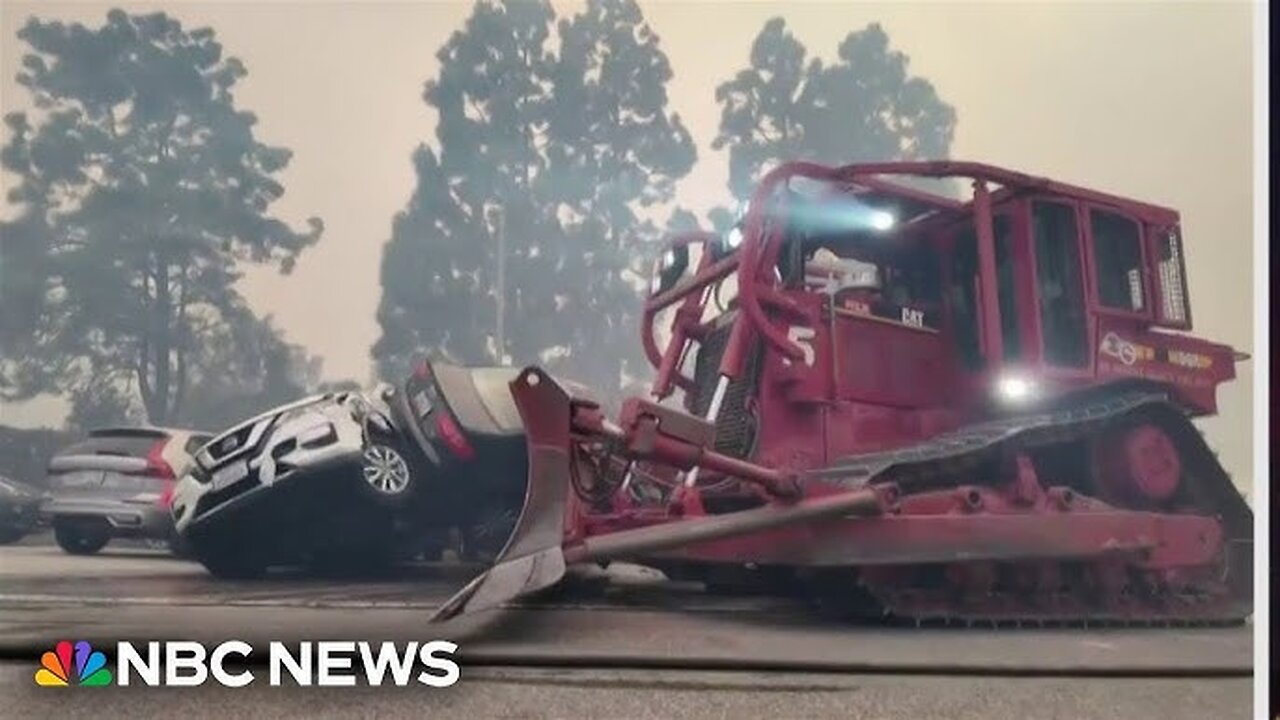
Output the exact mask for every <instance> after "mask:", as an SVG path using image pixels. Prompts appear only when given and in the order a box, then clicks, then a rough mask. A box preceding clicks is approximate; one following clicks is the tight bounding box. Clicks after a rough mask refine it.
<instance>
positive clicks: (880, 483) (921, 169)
mask: <svg viewBox="0 0 1280 720" xmlns="http://www.w3.org/2000/svg"><path fill="white" fill-rule="evenodd" d="M921 180H925V181H926V182H921ZM940 181H945V182H950V183H953V184H954V183H957V182H967V183H969V184H971V186H972V197H971V199H969V200H966V201H959V200H956V199H953V198H951V197H948V196H945V195H942V194H938V193H935V192H930V191H926V190H922V189H920V188H921V187H926V186H930V185H929V183H935V184H936V183H938V182H940ZM953 186H954V185H953ZM746 207H747V210H746V211H745V213H744V215H743V217H742V218H741V219H740V221H739V223H738V225H737V226H735V227H734V228H733V229H732V230H731V231H730V232H729V233H727V234H726V235H724V236H721V235H717V234H712V233H702V232H695V233H689V234H685V235H682V236H679V237H677V238H675V239H674V240H672V241H671V243H670V244H669V245H668V246H667V248H666V250H665V252H664V253H663V254H662V256H661V257H660V258H659V259H658V261H657V263H656V267H655V269H654V274H653V279H652V285H651V288H650V293H649V296H648V298H647V300H646V301H645V306H644V316H643V317H644V328H643V333H642V341H643V343H644V348H645V351H646V354H647V355H648V358H649V360H650V361H651V362H652V364H653V365H654V367H655V368H656V373H655V379H654V381H653V385H652V389H651V395H650V396H646V397H632V398H629V399H627V400H626V401H625V402H624V403H623V405H622V408H621V411H620V413H619V415H618V416H617V417H616V418H612V419H611V418H610V417H608V416H606V413H605V412H604V411H603V410H602V408H601V406H600V405H599V404H598V403H597V402H595V401H593V400H592V399H591V398H590V397H587V396H585V395H584V394H583V392H582V391H581V390H580V389H578V388H576V387H575V388H572V389H568V388H566V386H564V385H562V384H560V383H558V382H557V381H556V380H555V379H553V378H552V377H551V376H550V375H548V374H547V373H546V372H544V371H542V370H541V369H539V368H536V367H530V368H526V369H525V370H523V371H522V372H521V373H520V374H519V375H518V376H517V377H516V379H515V380H514V381H512V382H511V392H512V393H513V397H514V400H515V403H516V405H517V406H518V408H519V411H520V415H521V418H522V420H523V423H524V426H525V432H526V433H527V443H528V457H529V477H528V486H527V491H526V497H525V505H524V508H523V510H522V513H521V515H520V518H519V520H518V521H517V523H516V528H515V531H514V533H513V535H512V536H511V538H510V540H509V541H508V542H507V544H506V546H505V549H504V550H503V551H502V553H501V554H500V555H499V557H498V558H497V560H496V562H495V563H494V565H493V566H492V567H491V568H490V569H489V570H487V571H486V572H485V573H484V574H482V575H481V576H479V577H477V578H476V579H475V580H473V581H472V582H471V583H470V584H468V585H467V586H466V587H465V588H464V589H463V590H461V591H460V592H459V593H458V594H457V595H455V596H454V597H453V598H452V599H451V600H450V601H449V602H448V603H446V604H445V605H444V606H443V607H441V608H440V610H439V611H438V612H437V614H436V616H435V619H437V620H439V619H447V618H450V617H454V616H456V615H459V614H461V613H464V612H473V611H476V610H481V609H484V608H491V607H495V606H499V605H501V604H503V603H505V602H507V601H509V600H511V599H514V598H517V597H520V596H522V595H525V594H527V593H532V592H535V591H539V590H542V589H544V588H548V587H550V586H552V585H554V584H556V583H558V582H559V581H560V579H561V578H562V577H563V576H564V575H565V572H566V567H567V566H569V565H572V564H575V563H607V562H608V561H611V560H627V561H632V562H637V563H640V564H643V565H647V566H650V567H655V568H658V569H661V570H663V571H664V572H666V573H667V574H668V575H671V576H674V577H681V578H696V579H702V580H705V581H708V582H710V581H713V580H714V579H716V578H724V577H748V576H749V577H754V578H758V579H760V580H761V581H763V582H768V583H775V586H781V587H789V588H805V589H806V590H807V591H811V592H812V593H813V594H814V596H815V597H819V598H821V599H822V600H823V603H825V604H827V605H828V606H830V605H831V604H834V606H837V607H840V608H842V609H843V610H844V611H847V612H848V613H850V614H852V615H871V616H876V617H880V616H885V615H889V616H893V617H897V618H903V619H908V620H916V621H934V620H938V621H947V622H951V621H960V622H977V621H982V622H1011V623H1021V622H1067V623H1076V622H1104V623H1111V622H1114V623H1138V624H1147V623H1150V624H1164V623H1220V622H1235V621H1240V620H1242V619H1244V618H1246V617H1248V615H1249V614H1250V613H1251V612H1252V583H1253V578H1252V556H1253V546H1252V542H1253V541H1252V538H1253V514H1252V511H1251V509H1250V507H1249V506H1248V505H1247V504H1246V502H1245V501H1244V499H1243V498H1242V497H1241V495H1240V494H1239V492H1238V491H1237V489H1236V487H1235V486H1234V485H1233V483H1232V481H1231V479H1230V478H1229V477H1228V475H1227V474H1226V472H1225V471H1224V470H1223V468H1222V466H1221V465H1220V464H1219V463H1218V461H1217V459H1216V457H1215V455H1214V453H1213V452H1212V451H1211V450H1210V449H1209V447H1208V446H1207V445H1206V444H1205V442H1204V440H1203V438H1202V436H1201V434H1200V433H1199V432H1198V431H1197V429H1196V427H1195V426H1194V425H1193V424H1192V421H1191V420H1192V418H1195V417H1203V416H1206V415H1212V414H1214V413H1216V412H1217V404H1216V397H1215V393H1216V389H1217V386H1218V385H1219V384H1221V383H1223V382H1226V381H1229V380H1231V379H1232V378H1234V377H1235V363H1236V362H1239V361H1241V360H1243V359H1245V358H1246V356H1245V355H1243V354H1242V353H1238V352H1236V351H1234V350H1233V349H1232V348H1230V347H1227V346H1224V345H1221V344H1217V343H1213V342H1209V341H1206V340H1202V339H1199V338H1196V337H1192V336H1190V335H1188V334H1186V331H1188V330H1190V329H1191V310H1190V306H1189V301H1188V294H1187V282H1186V272H1185V268H1184V264H1183V245H1182V237H1181V234H1180V228H1179V217H1178V213H1177V212H1176V211H1174V210H1171V209H1167V208H1163V207H1158V206H1155V205H1150V204H1146V203H1142V202H1136V201H1133V200H1129V199H1125V198H1121V197H1116V196H1113V195H1108V194H1104V193H1101V192H1096V191H1093V190H1088V189H1084V188H1080V187H1074V186H1071V185H1067V184H1063V183H1059V182H1055V181H1051V180H1047V179H1043V178H1037V177H1031V176H1028V175H1024V174H1021V173H1017V172H1012V171H1009V170H1004V169H1000V168H996V167H991V166H988V165H982V164H977V163H967V162H951V161H936V162H893V163H874V164H858V165H849V166H845V167H839V168H831V167H825V166H821V165H817V164H811V163H788V164H785V165H782V166H780V167H778V168H777V169H775V170H773V171H772V172H771V173H769V174H768V175H767V176H766V177H764V178H763V180H762V181H761V183H760V185H759V187H758V189H757V190H756V192H755V194H754V196H753V197H752V198H751V199H750V202H749V203H748V205H747V206H746ZM660 319H661V322H660ZM677 400H679V401H680V403H682V406H683V407H677V405H676V401H677ZM735 574H736V575H735Z"/></svg>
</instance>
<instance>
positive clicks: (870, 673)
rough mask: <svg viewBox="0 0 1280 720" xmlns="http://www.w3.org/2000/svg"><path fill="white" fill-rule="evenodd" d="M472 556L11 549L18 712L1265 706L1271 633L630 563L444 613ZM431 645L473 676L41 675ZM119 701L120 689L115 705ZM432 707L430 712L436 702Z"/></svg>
mask: <svg viewBox="0 0 1280 720" xmlns="http://www.w3.org/2000/svg"><path fill="white" fill-rule="evenodd" d="M470 572H471V571H470V569H467V568H458V567H451V566H426V565H424V566H418V567H413V568H406V569H403V570H402V571H401V572H400V573H399V575H398V576H396V577H383V578H361V579H352V578H330V579H309V578H304V577H299V576H296V575H295V576H291V575H288V574H285V575H281V576H275V577H270V578H268V579H264V580H261V581H256V582H237V583H226V582H219V581H215V580H213V579H212V578H210V577H209V576H208V575H207V574H205V573H204V571H203V569H202V568H200V567H199V566H198V565H195V564H191V563H187V562H183V561H179V560H174V559H172V558H168V557H166V556H164V555H163V554H161V553H157V552H155V551H146V550H139V549H114V548H110V547H109V548H108V550H107V551H106V552H104V554H102V555H99V556H93V557H71V556H67V555H64V554H62V553H61V552H60V551H59V550H57V549H56V548H54V547H52V546H44V545H39V544H34V545H27V546H17V547H15V546H10V547H4V548H0V652H2V653H3V655H4V657H5V658H6V659H7V662H5V663H3V664H0V687H4V688H6V693H5V694H6V695H8V698H7V702H6V703H4V704H3V705H4V707H3V708H2V709H0V715H3V716H12V717H32V716H34V714H35V713H37V712H40V713H46V714H47V713H48V712H49V711H50V710H53V709H55V707H56V711H57V712H58V713H60V714H65V713H67V712H71V713H73V714H74V713H76V710H77V708H79V709H81V710H83V711H86V712H87V711H89V710H93V711H94V712H95V713H106V715H107V716H112V715H117V714H129V715H135V716H138V717H148V716H156V717H161V716H164V717H174V716H178V714H179V713H182V714H190V715H192V716H204V715H207V714H217V715H219V716H222V717H236V716H240V715H250V714H253V715H261V714H264V712H267V711H265V710H264V703H265V704H268V705H270V706H271V707H272V709H271V710H270V711H269V714H271V715H279V716H282V717H283V716H295V715H296V716H310V715H315V716H333V715H349V714H357V713H358V714H360V715H363V716H375V715H376V716H389V717H396V716H400V715H404V716H410V715H412V716H414V717H421V716H422V715H423V714H431V712H432V711H431V709H432V708H435V709H436V710H438V712H439V713H440V714H441V715H443V716H450V717H451V716H454V715H468V716H471V717H477V718H478V717H531V716H532V717H541V716H547V715H550V716H556V717H580V716H588V715H590V716H598V715H600V714H602V713H607V714H610V715H616V716H625V717H671V716H677V715H679V716H684V717H738V716H742V717H781V716H793V717H794V716H806V717H832V716H843V717H849V716H854V717H885V718H921V717H930V718H969V717H973V718H979V717H980V718H984V719H985V720H991V719H992V718H1040V717H1044V718H1057V717H1061V718H1094V717H1097V718H1104V717H1116V718H1142V717H1152V718H1160V719H1161V720H1177V719H1179V718H1184V717H1185V718H1197V720H1199V719H1202V718H1205V717H1213V718H1233V717H1239V718H1245V717H1249V715H1250V700H1251V683H1252V678H1251V666H1252V644H1251V627H1249V626H1244V627H1235V628H1198V629H1171V630H1170V629H1161V630H1157V629H1090V630H1083V629H1021V630H1016V629H1000V630H992V629H949V628H941V629H906V628H894V627H880V626H871V627H867V626H848V625H833V624H831V623H827V622H822V621H819V620H816V619H813V618H812V617H811V616H809V615H807V614H804V613H803V612H802V611H801V609H800V608H798V607H796V606H795V605H793V604H790V603H789V602H787V601H782V600H769V599H761V598H729V597H714V596H707V595H704V594H702V593H700V592H697V591H695V590H693V589H690V588H688V587H685V586H676V585H671V584H669V583H662V582H661V581H660V579H659V578H656V576H653V575H652V574H646V573H645V572H644V571H642V570H636V569H630V570H628V569H626V568H623V569H622V570H620V571H619V573H618V575H617V578H618V583H617V584H616V585H617V586H616V587H613V588H611V589H609V590H608V591H603V590H600V589H591V588H587V589H582V588H579V589H576V590H574V591H572V592H566V593H561V594H560V595H559V596H556V597H551V598H547V599H544V600H542V601H539V602H537V603H526V604H522V605H519V606H516V607H511V608H506V609H503V610H499V611H494V612H490V613H484V614H481V615H479V616H477V617H474V618H465V619H461V620H458V621H453V622H451V623H447V624H443V625H428V624H427V623H426V618H427V616H428V615H429V614H430V610H431V609H432V608H434V607H435V606H436V605H438V604H439V603H440V602H441V601H443V600H444V599H445V598H446V597H448V596H449V594H451V592H452V591H453V590H454V589H455V588H457V587H458V586H460V585H461V584H462V582H464V581H465V579H466V576H468V575H469V574H470ZM63 638H72V639H86V640H89V641H91V642H94V644H95V645H97V644H103V645H107V646H111V645H113V644H114V642H115V641H118V640H134V641H141V640H148V639H159V640H170V639H192V640H200V641H205V642H211V643H213V642H221V641H223V640H228V639H239V640H245V641H247V642H249V643H250V644H252V645H254V646H255V647H258V646H260V645H261V646H265V645H266V643H267V642H269V641H272V640H279V641H284V642H298V641H301V640H318V639H324V640H340V639H352V640H397V641H409V640H418V641H425V640H432V639H438V638H447V639H450V640H453V641H455V642H457V643H458V644H459V646H460V647H461V651H460V656H461V659H462V666H463V680H462V681H461V682H460V683H459V684H458V685H456V686H455V687H453V688H450V689H447V690H433V689H430V688H424V687H418V688H413V689H410V688H386V687H383V688H357V689H354V690H350V689H332V688H271V687H269V686H266V685H261V686H250V687H248V688H245V689H241V690H229V689H226V688H219V687H216V686H212V685H209V686H205V687H202V688H198V689H176V688H170V689H160V690H156V689H134V688H114V689H112V690H111V691H110V692H109V693H100V692H95V693H93V695H94V697H93V698H89V697H88V693H86V692H72V693H67V694H65V695H63V696H59V699H57V700H56V704H51V703H54V700H53V699H52V696H51V695H50V692H52V691H50V690H47V689H41V688H36V687H35V686H34V684H33V683H32V681H31V673H32V672H33V671H34V667H35V658H36V657H37V656H38V654H39V653H40V652H42V651H43V650H45V649H47V648H48V647H49V646H50V645H51V644H52V643H53V642H54V641H56V640H58V639H63ZM117 703H118V704H117ZM424 710H427V711H428V712H427V713H424V712H423V711H424Z"/></svg>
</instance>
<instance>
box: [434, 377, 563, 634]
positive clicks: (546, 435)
mask: <svg viewBox="0 0 1280 720" xmlns="http://www.w3.org/2000/svg"><path fill="white" fill-rule="evenodd" d="M511 393H512V396H513V397H514V399H515V402H516V407H518V408H519V410H520V418H521V420H522V421H523V422H524V427H525V433H526V436H527V442H528V447H529V479H528V486H527V488H526V489H525V498H524V507H523V508H522V509H521V510H520V518H519V519H518V520H517V521H516V525H515V528H514V530H513V531H512V533H511V537H510V538H509V539H508V540H507V543H506V545H505V546H504V547H503V549H502V552H501V553H499V555H498V558H497V560H495V561H494V564H493V567H491V568H489V569H488V570H487V571H485V572H484V573H482V574H481V575H479V576H477V577H476V578H475V579H473V580H472V581H471V582H469V583H467V584H466V586H465V587H463V588H462V589H461V590H459V591H458V592H457V593H455V594H454V596H453V597H451V598H449V600H448V601H446V602H445V603H444V605H442V606H441V607H440V608H439V609H438V610H436V612H435V614H433V615H432V616H431V620H430V622H439V621H443V620H448V619H451V618H454V617H457V616H459V615H463V614H466V613H474V612H479V611H481V610H487V609H490V608H494V607H498V606H500V605H503V604H505V603H507V602H510V601H511V600H514V599H516V598H519V597H523V596H525V595H528V594H530V593H534V592H537V591H539V590H543V589H546V588H548V587H551V586H552V585H555V584H556V583H558V582H559V581H560V579H561V578H563V577H564V573H565V559H564V551H563V550H562V544H563V542H564V517H565V507H566V503H567V502H568V500H569V497H568V494H569V472H570V470H569V446H570V445H569V430H570V427H569V425H570V418H571V415H570V413H571V408H570V397H569V394H568V393H567V392H565V390H564V389H563V388H562V387H560V385H559V384H558V383H556V382H555V381H554V380H552V379H551V377H550V376H548V375H547V374H546V373H544V372H543V371H542V370H540V369H538V368H532V367H531V368H526V369H525V370H524V371H523V372H521V373H520V374H519V375H518V376H516V379H515V380H513V381H511Z"/></svg>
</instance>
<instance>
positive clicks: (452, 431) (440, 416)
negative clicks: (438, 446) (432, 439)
mask: <svg viewBox="0 0 1280 720" xmlns="http://www.w3.org/2000/svg"><path fill="white" fill-rule="evenodd" d="M436 430H437V431H438V432H439V435H440V439H441V440H443V441H444V443H445V444H446V445H448V446H449V449H450V450H452V451H453V454H454V455H457V456H458V458H460V459H462V460H471V459H473V458H475V456H476V451H475V450H474V449H473V448H472V447H471V443H469V442H467V438H466V436H464V435H463V434H462V428H460V427H458V423H457V421H455V420H454V419H453V416H451V415H449V413H447V412H439V413H436Z"/></svg>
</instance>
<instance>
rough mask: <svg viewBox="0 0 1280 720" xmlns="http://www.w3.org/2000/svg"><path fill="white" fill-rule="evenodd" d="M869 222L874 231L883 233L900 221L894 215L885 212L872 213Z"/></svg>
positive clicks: (874, 211)
mask: <svg viewBox="0 0 1280 720" xmlns="http://www.w3.org/2000/svg"><path fill="white" fill-rule="evenodd" d="M868 220H869V221H870V223H871V227H872V228H873V229H875V230H879V231H881V232H883V231H885V230H888V229H889V228H892V227H893V226H894V225H895V224H896V223H897V222H898V219H897V218H895V217H894V216H893V213H891V212H888V211H885V210H873V211H871V217H870V218H868Z"/></svg>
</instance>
